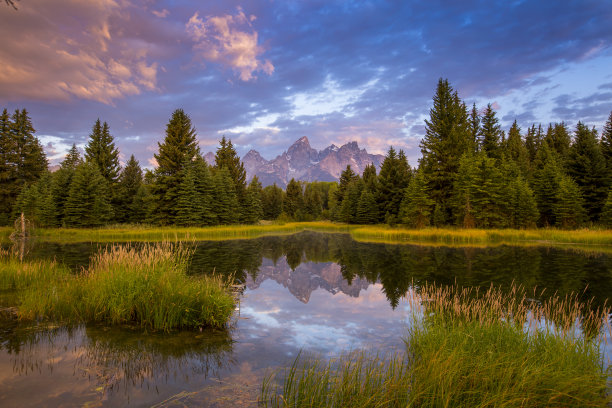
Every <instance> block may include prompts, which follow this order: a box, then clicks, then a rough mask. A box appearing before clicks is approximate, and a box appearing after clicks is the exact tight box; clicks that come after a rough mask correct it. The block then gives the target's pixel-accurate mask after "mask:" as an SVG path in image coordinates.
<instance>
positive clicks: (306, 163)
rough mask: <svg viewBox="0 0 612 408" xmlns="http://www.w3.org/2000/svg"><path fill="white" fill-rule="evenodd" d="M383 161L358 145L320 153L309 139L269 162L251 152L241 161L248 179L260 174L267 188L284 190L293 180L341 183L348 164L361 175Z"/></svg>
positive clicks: (381, 156) (328, 148) (332, 148)
mask: <svg viewBox="0 0 612 408" xmlns="http://www.w3.org/2000/svg"><path fill="white" fill-rule="evenodd" d="M207 156H208V154H207ZM383 160H384V156H383V155H381V154H369V153H368V152H367V151H366V150H365V149H359V146H358V145H357V142H350V143H347V144H345V145H343V146H341V147H338V146H336V145H333V144H332V145H331V146H329V147H327V148H325V149H324V150H321V151H317V150H315V149H313V148H312V147H310V142H309V141H308V138H307V137H306V136H304V137H301V138H300V139H298V140H297V141H296V142H295V143H293V144H292V145H291V146H290V147H289V149H287V151H286V152H284V153H283V154H281V155H279V156H277V157H276V158H275V159H272V160H266V159H264V158H263V157H262V156H261V155H260V154H259V153H258V152H257V151H255V150H251V151H249V152H248V153H247V154H246V155H245V156H244V157H243V158H242V162H243V163H244V168H245V170H246V173H247V180H250V179H251V178H252V177H253V175H257V177H258V178H259V181H261V183H262V184H263V185H264V186H269V185H271V184H273V183H276V184H277V185H278V186H279V187H283V188H284V187H285V186H286V185H287V183H288V182H289V181H290V180H291V179H292V178H295V179H296V180H303V181H338V179H339V178H340V173H342V171H343V170H344V169H345V168H346V166H347V165H349V164H350V165H351V168H352V169H353V171H355V173H358V174H361V173H362V172H363V170H364V169H365V167H366V166H367V165H368V164H371V163H374V165H375V166H376V167H377V168H380V165H381V164H382V162H383Z"/></svg>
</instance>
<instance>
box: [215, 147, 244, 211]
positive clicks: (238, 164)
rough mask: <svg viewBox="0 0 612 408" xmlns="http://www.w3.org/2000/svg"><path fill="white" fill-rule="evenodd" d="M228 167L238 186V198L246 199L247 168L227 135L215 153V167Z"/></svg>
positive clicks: (240, 199)
mask: <svg viewBox="0 0 612 408" xmlns="http://www.w3.org/2000/svg"><path fill="white" fill-rule="evenodd" d="M221 168H226V169H227V170H228V171H229V173H230V176H231V177H232V180H233V182H234V185H235V186H236V193H237V194H238V200H239V201H242V200H244V197H245V195H246V187H247V185H246V170H245V169H244V164H243V163H242V161H240V157H238V154H237V153H236V150H235V149H234V145H233V144H232V141H231V140H226V139H225V136H223V137H222V138H221V140H220V141H219V148H218V149H217V154H216V155H215V169H221Z"/></svg>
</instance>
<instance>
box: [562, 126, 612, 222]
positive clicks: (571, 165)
mask: <svg viewBox="0 0 612 408" xmlns="http://www.w3.org/2000/svg"><path fill="white" fill-rule="evenodd" d="M567 172H568V174H569V175H570V176H571V177H572V178H573V179H574V181H575V182H576V183H577V184H578V187H579V188H580V191H581V193H582V197H583V198H584V208H585V210H586V211H587V215H588V216H589V218H590V219H591V221H595V220H597V219H598V218H599V214H600V213H601V209H602V208H603V205H604V202H605V200H606V197H607V193H608V183H607V179H608V174H607V173H606V162H605V158H604V156H603V154H602V153H601V150H600V146H599V143H598V140H597V132H596V131H595V129H589V128H588V127H586V126H585V125H584V124H582V123H581V122H578V125H577V126H576V137H575V139H574V143H573V144H572V146H571V147H570V151H569V155H568V160H567Z"/></svg>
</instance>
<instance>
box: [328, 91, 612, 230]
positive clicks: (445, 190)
mask: <svg viewBox="0 0 612 408" xmlns="http://www.w3.org/2000/svg"><path fill="white" fill-rule="evenodd" d="M425 129H426V131H425V136H424V138H423V139H422V140H421V143H420V148H421V153H422V157H421V159H420V160H419V163H418V166H416V167H415V168H411V167H410V166H409V164H408V161H407V160H406V156H405V155H404V153H403V152H402V151H401V150H400V151H399V153H398V152H396V151H395V149H393V148H390V149H389V151H388V153H387V155H386V157H385V160H384V161H383V163H382V166H381V169H380V172H379V174H376V169H375V168H374V167H373V166H368V167H367V168H366V169H365V171H364V172H363V175H362V176H359V175H357V174H355V173H354V172H353V171H352V170H351V168H350V166H348V167H347V168H346V170H344V172H343V173H342V175H341V177H340V181H339V184H338V188H337V190H336V191H335V192H334V197H333V198H334V200H335V202H334V203H333V204H331V205H330V207H331V208H332V211H331V214H330V215H331V218H332V219H334V220H337V221H343V222H348V223H357V224H371V223H382V222H385V223H388V224H404V225H408V226H410V227H414V228H422V227H426V226H430V225H433V226H446V225H453V226H460V227H465V228H531V227H536V226H539V227H548V226H556V227H560V228H576V227H580V226H584V225H594V224H601V225H603V226H606V227H612V112H611V113H610V116H609V118H608V120H607V122H606V124H605V126H604V128H603V131H602V133H601V136H599V135H598V132H597V130H596V129H595V128H594V127H589V126H587V125H586V124H584V123H582V122H578V124H577V125H576V128H575V129H574V131H573V137H572V134H571V133H572V132H571V131H570V129H569V128H568V126H567V125H566V124H565V123H555V124H550V125H549V126H548V128H547V129H546V130H544V129H543V128H542V126H541V125H539V126H537V127H536V126H535V125H532V126H531V127H530V128H528V129H527V131H526V132H523V131H522V130H521V129H520V128H519V126H518V124H517V122H516V121H514V123H513V124H512V126H511V127H510V129H509V131H508V134H506V133H505V132H504V131H503V130H502V129H501V126H500V124H499V120H498V118H497V116H496V112H495V110H494V109H493V107H492V105H491V104H488V105H487V106H486V108H485V109H484V110H483V111H482V113H481V112H479V110H478V109H477V108H476V105H475V104H474V105H473V106H472V108H471V109H468V108H467V106H466V104H465V103H464V102H463V101H462V100H461V99H460V98H459V96H458V94H457V92H456V91H455V90H453V88H452V87H451V85H450V84H449V83H448V80H444V79H440V81H439V82H438V86H437V89H436V93H435V95H434V97H433V107H432V108H431V110H430V115H429V119H428V120H426V121H425Z"/></svg>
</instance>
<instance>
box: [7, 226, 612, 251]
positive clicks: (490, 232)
mask: <svg viewBox="0 0 612 408" xmlns="http://www.w3.org/2000/svg"><path fill="white" fill-rule="evenodd" d="M306 230H309V231H319V232H330V233H334V232H336V233H349V234H351V236H352V237H353V238H354V239H355V240H357V241H361V242H384V243H412V244H423V245H449V246H487V245H542V246H547V245H563V246H580V245H582V246H585V245H601V246H606V245H612V230H609V229H608V230H603V229H580V230H560V229H555V228H540V229H527V230H517V229H462V228H424V229H409V228H404V227H390V226H388V225H349V224H340V223H333V222H329V221H312V222H289V223H274V222H271V223H260V224H256V225H226V226H213V227H155V226H150V225H115V226H108V227H102V228H90V229H77V228H48V229H45V228H41V229H36V230H35V231H34V233H33V235H34V236H35V237H36V238H37V239H41V240H48V241H63V242H85V241H87V242H90V241H94V242H131V241H141V242H154V241H168V240H169V241H185V240H231V239H248V238H256V237H260V236H265V235H282V234H294V233H297V232H301V231H306ZM11 232H12V229H11V228H8V227H3V228H0V239H1V240H2V241H4V242H7V241H8V236H9V235H10V233H11Z"/></svg>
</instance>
